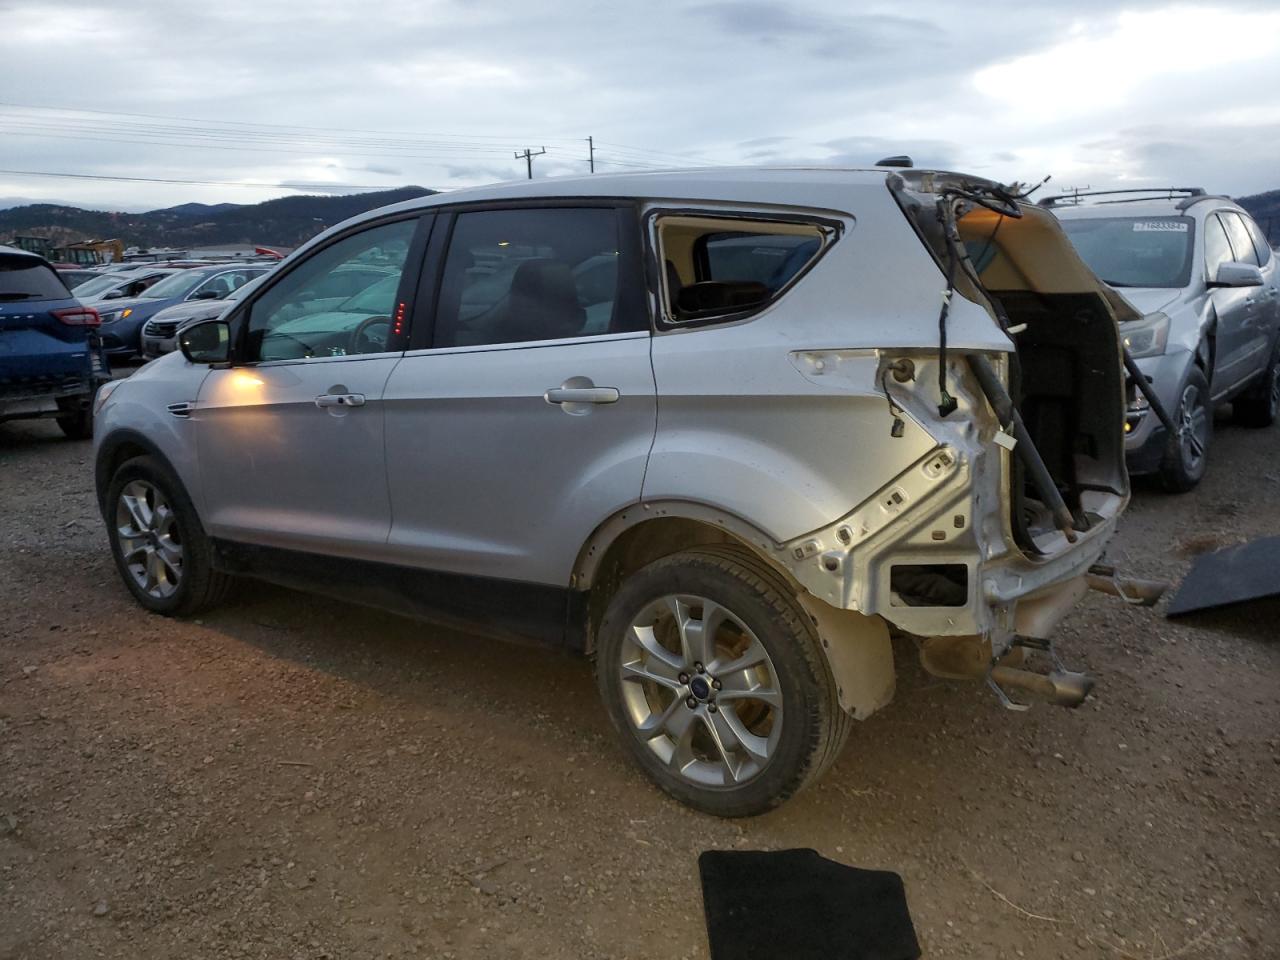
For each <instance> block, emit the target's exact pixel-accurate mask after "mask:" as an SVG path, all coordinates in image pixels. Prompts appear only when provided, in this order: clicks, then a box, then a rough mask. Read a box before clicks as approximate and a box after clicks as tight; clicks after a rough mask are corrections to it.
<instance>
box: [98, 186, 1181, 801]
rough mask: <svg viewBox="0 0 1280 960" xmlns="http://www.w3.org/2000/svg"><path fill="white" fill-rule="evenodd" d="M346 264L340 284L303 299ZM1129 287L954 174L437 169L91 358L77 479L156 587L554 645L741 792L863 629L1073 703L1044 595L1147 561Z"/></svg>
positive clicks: (778, 767) (806, 759) (1049, 220)
mask: <svg viewBox="0 0 1280 960" xmlns="http://www.w3.org/2000/svg"><path fill="white" fill-rule="evenodd" d="M369 270H374V271H376V272H377V280H376V282H375V283H374V287H371V288H370V289H371V291H375V292H377V293H378V296H377V297H376V298H373V300H371V303H374V306H371V307H370V309H368V310H357V311H354V312H353V311H352V310H342V311H336V312H335V310H334V308H333V307H332V306H331V305H326V304H325V303H322V302H318V301H317V300H316V294H315V291H316V290H318V289H323V287H324V285H325V283H326V280H327V279H328V278H329V277H330V276H331V275H335V274H342V275H346V274H348V273H351V272H353V271H369ZM360 299H363V295H362V297H361V298H360ZM1129 312H1131V308H1129V307H1128V306H1127V305H1126V304H1125V302H1124V301H1123V300H1120V299H1119V298H1118V297H1116V296H1115V295H1114V294H1112V293H1110V291H1109V290H1108V288H1106V287H1105V286H1104V285H1103V284H1101V283H1100V282H1099V281H1098V280H1097V279H1096V278H1095V277H1094V276H1093V274H1092V273H1090V272H1089V270H1088V269H1087V268H1086V267H1085V266H1084V265H1083V264H1082V263H1081V261H1080V259H1079V258H1078V257H1077V256H1076V254H1075V253H1074V251H1073V250H1072V247H1071V244H1070V243H1069V241H1068V240H1067V238H1066V236H1065V235H1064V234H1063V232H1062V230H1061V228H1060V227H1059V225H1058V223H1057V221H1056V220H1055V218H1054V217H1053V216H1052V214H1050V213H1049V212H1048V211H1045V210H1042V209H1040V208H1038V207H1035V206H1034V205H1030V204H1026V203H1024V202H1022V200H1021V199H1019V198H1018V197H1017V196H1015V195H1013V194H1012V193H1011V192H1010V191H1009V190H1008V189H1006V188H1004V187H1002V186H1000V185H998V184H995V183H991V182H989V181H985V180H981V179H978V178H972V177H965V176H961V175H957V174H950V173H941V172H930V171H917V170H911V169H894V170H887V169H883V168H879V169H868V170H830V169H825V170H823V169H778V170H772V169H750V168H733V169H728V170H698V171H685V172H670V173H659V174H644V175H619V176H597V177H592V178H584V179H574V180H568V179H566V180H554V179H552V180H539V181H530V182H526V183H519V184H506V185H498V186H494V187H486V188H477V189H475V190H468V191H459V192H456V193H450V194H441V195H436V196H433V197H429V198H423V199H421V200H415V201H411V202H410V203H407V204H402V205H398V206H396V207H391V208H387V209H385V210H381V211H374V212H371V213H369V214H365V215H362V216H361V217H359V218H356V219H354V220H352V221H349V222H348V223H345V224H341V225H339V226H337V227H335V228H333V229H332V230H330V231H328V232H327V233H325V234H322V235H321V236H319V237H317V238H315V239H314V240H312V241H311V242H310V243H309V244H308V245H307V246H305V247H303V248H301V249H300V250H299V251H297V252H295V253H294V254H293V255H292V256H291V257H290V258H289V259H288V260H286V261H285V262H284V263H283V264H282V265H281V266H280V268H279V269H278V270H277V271H275V272H273V274H272V275H271V276H270V277H269V278H268V279H267V280H266V281H264V283H263V284H262V285H261V286H260V287H258V288H256V289H255V290H254V291H253V292H252V294H250V295H249V296H247V297H246V298H245V299H244V300H243V301H241V302H240V303H238V304H237V305H236V306H235V307H234V308H233V309H232V310H231V311H229V312H228V313H227V314H225V315H223V316H221V317H219V318H218V319H216V320H210V321H205V322H202V323H199V324H196V325H193V326H192V327H190V328H189V329H187V330H186V331H184V333H183V337H182V343H181V353H175V354H172V355H170V356H166V357H163V358H161V359H159V360H157V361H155V362H154V363H152V364H149V365H148V366H147V367H145V368H143V369H142V370H140V371H139V372H138V373H137V374H135V375H134V376H133V377H131V378H130V379H129V380H128V381H125V382H123V383H121V384H117V385H115V386H114V387H113V389H112V390H111V391H110V392H109V393H106V395H105V396H104V397H103V399H102V410H101V413H100V421H99V422H100V424H101V432H100V435H99V437H98V439H97V475H98V491H99V497H100V500H101V503H102V509H103V515H104V517H105V518H106V519H107V526H108V532H109V535H110V537H111V543H112V548H113V551H114V553H115V558H116V564H117V567H118V568H119V570H120V573H121V576H122V577H123V579H124V581H125V583H126V585H127V586H128V587H129V589H130V590H131V591H132V592H133V594H134V596H135V597H136V598H137V599H138V600H139V602H141V603H142V604H143V605H144V606H146V607H147V608H149V609H151V610H154V611H157V612H162V613H190V612H194V611H195V610H197V609H200V608H201V607H203V606H207V605H208V604H210V603H211V602H213V601H214V600H215V599H216V598H217V597H219V596H221V594H222V593H223V592H224V591H225V589H226V588H227V586H228V585H229V583H230V581H229V579H228V577H229V575H230V574H245V575H251V576H258V577H262V578H265V579H270V580H273V581H276V582H280V583H285V584H288V585H292V586H297V587H301V588H304V589H311V590H323V591H325V592H326V593H330V594H332V595H336V596H347V597H350V598H352V599H355V600H358V601H360V602H365V603H370V604H374V605H377V606H381V607H385V608H387V609H391V610H395V611H398V612H401V613H406V614H410V615H414V616H421V617H424V618H427V619H432V620H436V621H438V622H447V623H457V622H460V621H465V622H466V623H468V624H473V625H477V626H479V627H480V628H481V629H483V630H485V631H486V632H489V633H491V634H494V635H498V636H506V637H512V638H515V639H520V640H538V641H543V642H549V643H551V644H553V645H560V646H563V647H567V648H569V649H571V650H574V651H577V652H581V653H585V654H586V655H588V656H590V657H592V658H593V659H594V661H595V670H596V677H597V683H598V686H599V689H600V693H601V696H602V698H603V701H604V704H605V708H606V711H607V712H608V715H609V717H610V720H611V721H612V723H613V724H614V726H615V727H616V729H617V731H618V733H619V737H620V740H621V742H622V743H623V745H624V747H625V748H626V749H627V750H628V752H629V753H630V754H631V755H632V757H633V759H635V761H636V762H637V763H638V764H639V765H640V766H641V767H642V768H643V769H644V770H645V772H646V773H647V774H648V775H649V776H650V777H651V778H652V779H653V780H654V781H655V782H656V783H657V784H658V785H659V786H661V787H662V788H663V789H664V790H666V791H667V792H669V793H670V794H672V795H673V796H675V797H677V798H679V799H680V800H682V801H684V802H686V803H688V804H690V805H692V806H694V807H697V808H698V809H701V810H704V811H707V812H710V813H714V814H718V815H721V816H743V815H749V814H754V813H759V812H761V811H763V810H766V809H769V808H770V807H773V806H776V805H777V804H778V803H780V802H782V801H783V800H785V799H786V798H787V797H789V796H791V795H792V794H794V793H795V792H796V791H797V790H799V789H801V788H802V787H803V786H805V785H806V784H807V783H810V782H812V781H814V780H815V779H816V778H817V777H818V776H819V775H820V774H821V773H822V772H823V771H824V770H825V769H826V768H827V767H828V766H829V765H830V764H831V763H832V762H833V761H834V759H835V758H836V756H837V755H838V753H839V749H840V747H841V745H842V744H843V742H844V740H845V738H846V737H847V735H848V733H849V730H850V728H851V726H852V721H853V720H854V719H864V718H866V717H868V716H870V715H871V714H872V713H874V712H875V711H876V710H877V709H879V708H880V707H882V706H884V705H885V704H886V703H888V702H889V700H890V699H891V698H892V696H893V693H894V664H893V650H892V646H891V643H890V633H891V631H893V632H897V633H901V634H907V635H910V636H912V637H915V638H917V639H918V642H919V646H920V650H921V656H922V659H923V662H924V664H925V666H926V667H927V668H928V669H929V670H930V671H932V672H934V673H936V674H938V675H941V676H944V677H951V678H966V679H973V680H978V681H982V682H988V683H990V684H991V685H992V686H993V688H994V689H995V691H996V692H997V694H998V695H999V696H1000V697H1001V698H1002V699H1003V700H1004V702H1005V703H1006V704H1007V705H1009V706H1013V707H1020V706H1022V705H1023V704H1024V702H1025V701H1026V700H1027V699H1028V698H1033V697H1038V698H1041V699H1047V700H1050V701H1053V702H1057V703H1062V704H1076V703H1079V702H1081V701H1082V700H1083V699H1084V697H1085V696H1087V694H1088V691H1089V688H1090V686H1091V683H1092V681H1091V680H1090V679H1089V678H1088V677H1085V676H1083V675H1082V674H1077V673H1072V672H1070V671H1067V670H1065V669H1063V668H1062V667H1061V665H1060V664H1058V663H1057V660H1056V656H1055V655H1054V652H1053V648H1052V643H1051V638H1052V635H1053V631H1054V628H1055V626H1056V625H1057V623H1058V622H1059V621H1060V620H1061V619H1062V617H1063V616H1065V615H1066V613H1067V612H1068V611H1069V610H1070V608H1071V606H1072V605H1073V604H1074V603H1075V602H1076V601H1077V600H1078V599H1079V598H1080V596H1081V595H1082V593H1083V592H1084V591H1085V590H1086V589H1088V588H1089V587H1091V586H1092V587H1096V588H1098V589H1102V590H1106V591H1108V592H1111V593H1114V594H1116V595H1118V596H1121V597H1124V598H1125V599H1127V600H1129V601H1133V602H1141V601H1144V600H1153V599H1154V597H1155V595H1156V594H1157V592H1158V589H1159V588H1158V585H1152V584H1142V583H1136V582H1133V581H1124V580H1121V579H1119V578H1117V577H1116V575H1115V573H1114V571H1112V570H1110V569H1109V568H1107V567H1106V566H1104V565H1103V564H1102V562H1101V560H1102V555H1103V551H1104V549H1105V546H1106V543H1107V540H1108V538H1109V537H1110V535H1111V533H1112V532H1113V531H1114V529H1115V525H1116V522H1117V519H1118V518H1119V516H1120V514H1121V512H1122V511H1123V509H1124V506H1125V504H1126V502H1127V499H1128V481H1127V476H1126V473H1125V466H1124V440H1123V425H1124V407H1125V385H1124V374H1123V363H1122V349H1121V344H1120V339H1119V336H1118V333H1117V321H1118V320H1120V319H1125V317H1126V316H1127V315H1128V313H1129ZM166 411H167V413H166ZM1029 651H1030V652H1031V654H1032V656H1033V661H1043V662H1044V663H1043V664H1042V665H1041V666H1039V667H1037V668H1036V669H1032V666H1033V663H1026V662H1024V658H1025V657H1026V656H1027V654H1028V652H1029Z"/></svg>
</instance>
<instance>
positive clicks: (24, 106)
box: [0, 100, 579, 143]
mask: <svg viewBox="0 0 1280 960" xmlns="http://www.w3.org/2000/svg"><path fill="white" fill-rule="evenodd" d="M0 107H16V108H18V109H21V110H49V111H54V112H59V113H92V114H96V115H99V116H106V117H137V118H140V119H144V120H178V121H181V122H183V123H206V124H207V123H215V124H222V125H224V126H241V127H264V128H270V129H276V130H311V131H317V132H328V133H371V134H375V135H380V136H410V137H411V136H413V134H412V133H409V132H407V131H404V130H368V129H361V128H358V127H355V128H353V127H308V126H301V125H299V124H291V123H259V122H255V121H252V120H208V119H201V118H199V117H176V116H172V115H165V114H155V113H125V112H121V111H115V110H90V109H88V108H84V107H51V106H44V105H37V104H28V103H12V102H9V101H2V100H0ZM432 136H435V137H445V138H463V139H471V140H505V141H511V140H513V139H522V138H515V137H507V136H498V135H496V134H479V133H477V134H459V133H436V134H432ZM530 139H532V138H530ZM538 139H540V140H543V141H548V142H550V141H560V142H563V143H576V142H577V141H578V139H579V138H578V137H540V138H538Z"/></svg>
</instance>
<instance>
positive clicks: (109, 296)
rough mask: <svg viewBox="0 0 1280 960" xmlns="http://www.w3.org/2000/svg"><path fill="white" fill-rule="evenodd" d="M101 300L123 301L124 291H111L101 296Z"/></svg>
mask: <svg viewBox="0 0 1280 960" xmlns="http://www.w3.org/2000/svg"><path fill="white" fill-rule="evenodd" d="M102 299H103V300H123V299H124V291H123V290H112V291H111V292H110V293H106V294H103V296H102Z"/></svg>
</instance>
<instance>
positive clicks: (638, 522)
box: [570, 500, 803, 654]
mask: <svg viewBox="0 0 1280 960" xmlns="http://www.w3.org/2000/svg"><path fill="white" fill-rule="evenodd" d="M713 543H733V544H738V545H739V546H742V547H744V548H746V549H747V550H750V551H751V553H752V554H754V555H755V556H757V557H759V558H760V559H761V560H762V561H763V562H765V563H767V564H768V565H769V567H770V568H772V569H774V570H776V571H777V572H778V573H779V574H781V575H782V576H783V577H785V578H786V580H787V582H788V583H789V584H790V585H791V586H793V587H795V589H796V590H797V592H801V591H803V588H802V587H801V586H800V584H799V582H798V581H797V580H796V579H795V577H793V576H792V575H791V573H790V571H789V570H787V568H786V566H785V564H783V563H782V562H781V561H780V560H779V556H780V553H781V550H782V546H781V544H778V543H775V542H774V541H773V540H772V539H771V538H770V537H769V536H768V535H767V534H765V533H764V532H762V531H761V530H760V529H759V528H758V527H756V526H755V525H753V524H751V523H749V522H748V521H746V520H743V519H742V518H741V517H738V516H735V515H734V514H732V513H728V512H726V511H723V510H720V509H717V508H715V507H711V506H708V505H706V504H699V503H691V502H686V501H679V500H668V501H654V502H651V503H643V504H641V503H636V504H632V505H631V506H629V507H627V508H625V509H623V510H619V511H618V512H617V513H615V514H613V516H611V517H609V518H608V519H607V520H605V521H604V522H603V523H601V524H600V525H599V526H598V527H596V529H595V531H594V532H593V533H592V534H591V536H590V537H589V538H588V540H587V542H586V543H584V544H583V545H582V549H581V550H580V551H579V552H578V557H577V560H576V561H575V563H574V566H573V573H572V575H571V577H570V584H571V586H572V587H573V589H575V590H578V591H584V592H585V593H586V604H585V618H586V622H585V624H584V625H583V627H584V633H585V646H586V651H587V653H589V654H590V653H593V652H594V650H595V640H596V629H597V627H598V626H599V624H600V621H601V619H602V618H603V616H604V611H605V608H606V607H607V606H608V605H609V600H610V599H611V598H612V597H613V595H614V594H615V593H616V592H617V590H618V586H619V585H620V584H621V582H622V579H623V578H624V577H625V576H626V575H627V574H629V573H632V572H634V571H635V570H638V569H640V568H641V567H643V566H645V565H647V564H649V563H652V562H653V561H655V560H658V559H661V558H662V557H665V556H669V555H671V554H673V553H679V552H680V551H681V550H686V549H688V548H690V547H695V546H704V545H706V544H713Z"/></svg>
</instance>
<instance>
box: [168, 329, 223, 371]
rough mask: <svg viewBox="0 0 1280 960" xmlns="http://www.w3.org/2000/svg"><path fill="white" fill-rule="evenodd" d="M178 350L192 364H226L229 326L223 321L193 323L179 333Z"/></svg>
mask: <svg viewBox="0 0 1280 960" xmlns="http://www.w3.org/2000/svg"><path fill="white" fill-rule="evenodd" d="M178 348H179V349H180V350H181V351H182V355H183V356H184V357H186V358H187V359H188V360H190V361H191V362H192V363H206V364H213V363H226V362H228V361H229V360H230V359H231V324H229V323H227V321H225V320H204V321H202V322H200V323H193V324H192V325H191V326H189V327H187V328H186V329H185V330H182V331H179V333H178Z"/></svg>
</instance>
